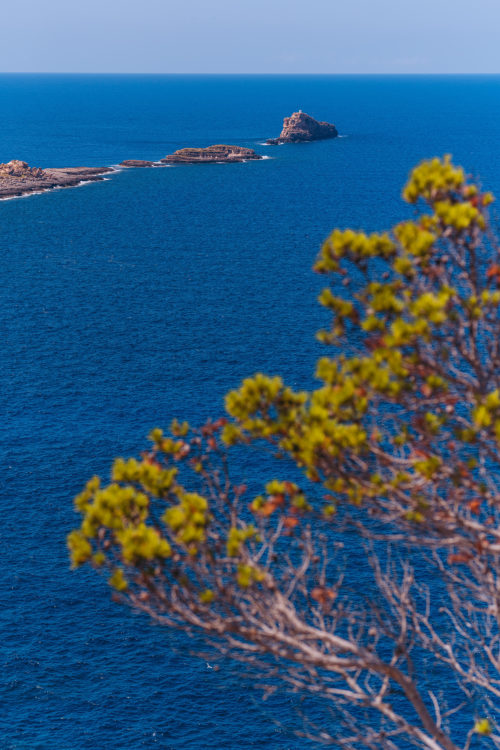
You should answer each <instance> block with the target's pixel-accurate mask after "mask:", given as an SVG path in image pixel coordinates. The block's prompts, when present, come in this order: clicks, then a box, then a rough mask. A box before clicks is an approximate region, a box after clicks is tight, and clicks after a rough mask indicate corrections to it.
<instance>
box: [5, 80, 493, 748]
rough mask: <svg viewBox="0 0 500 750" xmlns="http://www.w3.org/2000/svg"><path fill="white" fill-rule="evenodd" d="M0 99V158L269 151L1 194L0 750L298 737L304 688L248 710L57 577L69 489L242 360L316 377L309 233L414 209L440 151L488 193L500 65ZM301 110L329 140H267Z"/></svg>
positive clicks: (222, 682)
mask: <svg viewBox="0 0 500 750" xmlns="http://www.w3.org/2000/svg"><path fill="white" fill-rule="evenodd" d="M0 102H1V109H0V161H9V160H10V159H13V158H18V159H24V160H26V161H28V162H29V163H30V164H31V165H33V166H42V167H47V166H54V167H55V166H94V165H97V166H101V165H108V164H116V163H117V162H120V161H121V160H123V159H125V158H144V159H159V158H161V157H162V156H164V155H165V154H166V153H170V152H171V151H173V150H174V149H177V148H181V147H183V146H205V145H210V144H212V143H231V144H237V145H242V146H249V147H251V148H255V149H256V150H257V151H258V152H259V153H261V154H265V155H266V156H269V157H270V158H269V159H266V160H263V161H258V162H249V163H247V164H234V165H210V166H181V167H168V168H163V169H153V170H123V171H121V172H118V173H116V174H113V175H112V176H111V178H110V179H109V180H107V181H105V182H101V183H93V184H88V185H84V186H81V187H78V188H74V189H66V190H56V191H53V192H50V193H45V194H43V195H34V196H31V197H27V198H20V199H15V200H9V201H3V202H0V231H1V240H0V248H1V252H2V258H3V263H2V284H1V287H0V321H1V323H0V325H1V337H2V339H1V349H0V352H1V354H0V360H1V364H0V378H1V387H0V404H1V413H2V415H3V419H2V421H1V424H0V455H1V466H2V470H1V475H0V483H1V495H2V505H1V512H2V523H1V527H0V539H1V551H2V555H1V562H0V566H1V568H0V569H1V575H0V601H1V602H2V606H1V608H0V635H1V642H2V651H1V657H0V659H1V670H0V674H1V676H0V704H1V705H2V710H1V714H0V749H1V750H14V749H15V750H45V749H48V748H50V749H51V750H87V749H88V750H99V748H108V749H109V750H121V749H122V748H134V749H135V748H162V750H199V749H203V748H221V749H223V750H239V749H241V750H247V748H248V749H250V748H257V747H258V748H268V749H269V750H295V748H299V747H300V748H305V747H307V746H308V745H307V743H306V742H305V741H303V740H297V739H295V738H294V736H293V734H292V733H291V731H290V730H291V729H292V728H293V727H294V726H297V718H296V716H295V713H294V711H295V708H296V707H297V705H298V701H297V699H296V698H294V697H290V696H287V695H278V696H275V697H273V698H272V699H270V700H269V701H268V702H266V703H261V701H260V697H259V694H258V693H254V692H253V691H252V690H250V689H249V687H248V683H247V682H245V680H244V679H243V678H242V677H241V676H240V675H239V674H238V673H235V672H234V671H232V670H231V668H230V666H229V665H225V664H221V668H220V669H219V671H217V672H216V671H215V670H210V669H208V668H207V665H206V663H205V662H204V661H202V660H200V659H197V658H195V657H193V656H192V655H191V653H190V651H191V650H192V646H191V645H190V644H189V643H186V641H185V639H182V638H179V636H178V635H176V634H172V633H170V632H168V631H166V630H165V629H162V628H159V627H155V626H154V625H152V624H151V623H150V622H149V621H148V620H147V619H146V618H145V617H143V616H138V615H135V614H133V613H131V612H130V611H128V610H126V609H121V608H119V607H118V606H116V605H115V604H113V603H112V602H111V601H110V596H109V592H108V589H107V587H106V585H105V584H104V583H103V582H102V581H100V580H99V579H98V578H97V577H96V576H95V575H92V574H91V573H87V572H86V571H78V572H77V573H73V572H71V571H70V570H69V564H68V558H67V552H66V547H65V535H66V534H67V532H68V531H69V530H70V529H71V528H72V527H73V525H74V524H75V521H76V520H77V518H76V516H75V515H74V513H73V509H72V498H73V496H74V495H75V494H76V493H77V492H78V491H79V490H80V488H81V486H82V485H83V483H84V482H85V481H86V480H87V479H88V478H89V477H90V476H91V475H92V474H94V473H100V474H102V475H107V473H108V471H109V464H110V461H111V459H112V458H113V457H114V456H116V455H129V454H134V453H137V452H138V451H139V450H142V449H143V448H144V446H145V444H146V441H145V437H146V435H147V433H148V432H149V430H150V429H151V427H153V426H156V425H158V426H166V425H168V423H169V422H170V420H171V419H172V417H174V416H178V417H179V418H181V419H183V418H186V419H188V420H190V421H193V422H194V423H196V422H201V421H202V420H204V419H205V418H207V417H208V416H211V415H212V416H218V415H220V414H221V413H222V408H223V396H224V393H225V392H226V391H227V390H228V389H230V388H232V387H235V386H237V385H238V383H239V381H240V380H241V379H242V378H243V377H245V376H246V375H248V374H251V373H253V372H255V371H258V370H260V371H264V372H267V373H270V374H274V373H281V374H282V375H283V376H284V377H285V379H286V381H287V382H288V383H290V384H291V385H292V386H294V387H309V386H311V385H312V383H313V378H312V374H313V370H314V362H315V360H316V359H317V357H318V356H319V354H320V353H321V351H322V349H321V347H320V345H319V344H317V343H316V342H315V340H314V332H315V331H316V329H317V328H318V327H320V326H321V325H324V324H326V320H327V318H326V316H325V314H324V312H322V310H321V309H320V308H319V306H318V305H317V303H316V301H315V298H316V296H317V293H318V291H319V290H320V288H321V279H319V278H317V277H316V276H315V275H314V274H313V273H312V271H311V270H310V269H311V265H312V263H313V260H314V257H315V255H316V253H317V251H318V248H319V245H320V242H321V240H322V239H323V238H324V237H325V236H326V235H327V234H328V232H329V231H330V230H331V229H332V228H333V227H335V226H340V227H345V226H352V227H354V228H361V227H363V228H365V229H368V230H373V229H384V228H387V227H389V226H390V225H391V224H392V223H394V222H395V221H397V220H399V219H400V218H403V217H405V216H407V215H409V214H410V213H411V209H410V208H409V207H408V206H405V205H404V204H403V203H402V202H401V201H400V198H399V196H400V191H401V187H402V185H403V182H404V180H405V178H406V176H407V174H408V171H409V169H410V168H411V167H412V165H413V164H415V163H416V162H417V161H419V160H420V159H422V158H425V157H429V156H434V155H441V154H443V153H452V154H453V156H454V158H455V160H456V161H457V162H459V163H461V164H463V165H464V166H465V167H466V169H467V170H468V171H470V172H473V173H474V174H476V175H479V176H480V177H481V180H482V182H483V184H484V185H485V187H487V188H489V189H492V190H493V191H494V192H496V193H497V194H499V195H500V149H499V143H500V78H498V77H451V78H450V77H407V78H404V77H375V76H374V77H330V76H324V77H273V76H269V77H250V76H249V77H221V76H219V77H196V76H177V77H168V76H122V77H120V76H25V75H17V76H14V75H10V76H6V75H3V76H0ZM299 108H301V109H303V110H304V111H305V112H308V113H309V114H311V115H313V116H314V117H317V118H318V119H325V120H328V121H330V122H334V123H335V124H336V125H337V127H338V129H339V132H340V133H341V136H342V137H341V138H338V139H335V140H332V141H323V142H318V143H312V144H302V145H286V146H280V147H269V146H265V145H263V142H264V140H265V139H266V138H267V137H269V136H274V135H277V134H278V133H279V131H280V129H281V123H282V118H283V116H285V115H288V114H290V113H291V112H292V111H293V110H296V109H299ZM242 470H243V472H245V467H243V469H242ZM254 471H255V469H254V468H250V467H249V468H248V472H249V473H250V472H254ZM245 478H246V477H243V479H245Z"/></svg>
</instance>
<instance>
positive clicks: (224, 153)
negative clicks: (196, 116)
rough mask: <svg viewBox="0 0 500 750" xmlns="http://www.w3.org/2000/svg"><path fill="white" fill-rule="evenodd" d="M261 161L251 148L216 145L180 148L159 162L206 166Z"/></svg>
mask: <svg viewBox="0 0 500 750" xmlns="http://www.w3.org/2000/svg"><path fill="white" fill-rule="evenodd" d="M250 159H262V156H259V154H256V153H255V151H253V150H252V149H251V148H242V147H241V146H226V145H222V144H219V145H216V146H208V147H207V148H181V149H179V150H178V151H175V152H174V153H173V154H169V155H168V156H166V157H165V158H164V159H162V160H161V161H162V162H164V163H167V164H208V163H210V162H219V161H222V162H238V161H248V160H250Z"/></svg>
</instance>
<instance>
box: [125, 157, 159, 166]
mask: <svg viewBox="0 0 500 750" xmlns="http://www.w3.org/2000/svg"><path fill="white" fill-rule="evenodd" d="M153 164H154V161H146V160H145V159H125V161H122V162H120V165H119V166H120V167H152V166H153Z"/></svg>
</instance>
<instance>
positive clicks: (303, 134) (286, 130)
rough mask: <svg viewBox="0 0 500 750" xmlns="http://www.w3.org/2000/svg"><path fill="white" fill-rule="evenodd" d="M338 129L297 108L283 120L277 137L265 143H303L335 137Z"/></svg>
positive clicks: (275, 144)
mask: <svg viewBox="0 0 500 750" xmlns="http://www.w3.org/2000/svg"><path fill="white" fill-rule="evenodd" d="M337 136H338V131H337V128H336V127H335V125H332V124H331V123H329V122H318V120H315V119H314V117H311V116H310V115H306V113H305V112H302V110H301V109H299V111H298V112H294V113H293V114H292V115H290V117H285V119H284V120H283V130H282V131H281V133H280V135H279V136H278V138H269V139H268V140H267V141H266V143H268V144H269V145H272V146H277V145H278V144H279V143H304V142H306V141H319V140H322V139H323V138H336V137H337Z"/></svg>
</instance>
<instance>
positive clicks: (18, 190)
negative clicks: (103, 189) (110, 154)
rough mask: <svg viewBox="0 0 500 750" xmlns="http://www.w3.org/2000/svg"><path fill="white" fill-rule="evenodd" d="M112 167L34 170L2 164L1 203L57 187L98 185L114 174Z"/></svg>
mask: <svg viewBox="0 0 500 750" xmlns="http://www.w3.org/2000/svg"><path fill="white" fill-rule="evenodd" d="M113 171H114V169H113V168H112V167H54V168H52V169H41V168H40V167H30V166H28V164H27V163H26V162H25V161H19V160H18V159H13V160H12V161H10V162H8V163H7V164H0V199H2V198H14V197H16V196H21V195H27V194H29V193H39V192H44V191H46V190H52V189H53V188H56V187H75V186H76V185H80V184H81V183H82V182H96V181H99V180H102V179H103V175H105V174H108V173H109V172H113Z"/></svg>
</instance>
